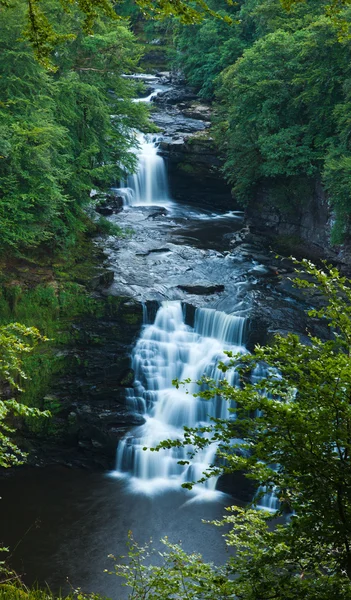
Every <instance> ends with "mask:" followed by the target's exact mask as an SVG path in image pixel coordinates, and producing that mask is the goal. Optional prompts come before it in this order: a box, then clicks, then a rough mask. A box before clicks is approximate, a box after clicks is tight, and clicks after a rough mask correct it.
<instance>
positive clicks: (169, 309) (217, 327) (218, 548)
mask: <svg viewBox="0 0 351 600" xmlns="http://www.w3.org/2000/svg"><path fill="white" fill-rule="evenodd" d="M155 88H157V89H160V90H161V91H162V90H164V89H165V88H162V85H161V86H160V85H159V83H158V82H157V81H156V82H155ZM154 97H155V95H154V94H152V93H150V94H149V96H148V98H146V99H145V101H151V100H152V99H153V98H154ZM173 110H174V109H173ZM181 122H182V123H184V121H181ZM192 126H193V125H192ZM199 127H201V125H199ZM138 139H139V150H138V154H139V169H138V172H137V174H136V175H131V176H128V177H127V178H126V181H125V182H123V184H121V185H120V186H119V187H118V188H117V189H116V190H115V193H116V194H118V195H119V196H121V197H122V198H123V202H124V210H123V211H122V212H120V213H118V214H114V215H112V216H110V217H109V219H110V220H111V221H112V222H114V223H116V224H118V225H120V226H122V227H127V228H129V229H132V230H133V233H132V235H131V236H127V237H126V238H124V239H120V238H115V237H113V236H110V237H109V238H107V240H104V244H105V252H106V255H107V257H108V259H109V263H110V268H111V269H113V271H114V273H115V277H114V283H113V284H112V286H111V288H110V289H109V290H108V292H107V293H108V294H113V295H116V296H130V297H132V298H134V299H136V300H138V301H140V302H142V303H143V304H144V306H145V310H144V324H143V327H142V330H141V332H140V336H139V339H138V341H137V343H136V345H135V347H134V350H133V352H132V356H131V362H132V368H133V370H134V374H135V379H134V383H133V385H132V387H130V388H129V389H127V391H126V394H127V403H128V405H129V408H130V410H131V411H134V412H135V413H137V414H138V415H139V416H140V415H141V416H142V419H143V421H144V422H143V423H142V424H141V425H139V426H138V427H135V428H133V429H132V430H131V431H130V432H128V433H127V434H126V435H125V437H124V438H123V439H122V440H121V442H120V443H119V445H118V449H117V456H116V465H115V469H114V470H112V471H109V472H106V473H96V472H90V471H88V470H87V471H84V470H78V469H68V468H64V467H55V468H48V467H47V468H43V469H33V468H23V469H22V470H18V471H17V472H16V473H14V474H13V473H12V474H11V475H10V476H9V477H7V478H5V479H3V480H2V492H1V495H2V500H1V515H2V519H3V523H2V531H1V537H2V541H3V542H4V543H5V544H6V545H9V546H10V548H11V549H12V564H13V566H14V567H15V568H16V569H17V570H18V572H19V573H21V574H23V576H24V580H25V581H26V582H28V583H33V582H35V581H37V582H38V583H39V584H40V585H43V584H44V583H47V584H48V585H49V586H50V587H51V588H52V589H53V590H55V591H56V590H58V589H60V588H62V589H63V591H68V590H69V587H70V585H71V586H73V587H74V588H76V587H81V588H82V589H83V590H84V591H86V592H92V591H95V592H97V593H101V594H103V595H107V596H109V597H111V598H113V600H118V599H122V598H126V597H127V592H126V590H124V589H123V588H122V587H121V582H120V581H119V580H117V579H116V578H115V577H113V576H110V575H107V574H105V573H104V569H106V568H107V569H108V568H109V567H110V566H111V565H110V562H109V559H108V558H107V556H108V555H109V554H111V553H112V554H114V555H119V554H124V553H125V543H126V539H127V534H128V531H129V530H132V531H133V534H134V537H135V538H136V539H137V540H138V541H140V542H145V541H147V540H148V539H149V538H150V537H152V538H153V539H154V541H155V544H156V545H157V544H158V540H159V539H160V538H161V537H162V536H164V535H168V537H169V539H170V540H171V541H172V542H178V541H182V543H183V546H184V548H185V549H186V550H188V551H190V550H196V551H200V552H202V553H203V555H204V557H205V559H206V560H215V561H217V562H222V561H224V560H225V558H226V548H225V544H224V541H223V538H222V537H221V532H219V531H218V529H217V528H212V527H211V526H209V525H205V524H203V523H202V522H201V520H202V519H213V518H219V517H220V516H221V515H222V514H223V507H224V506H226V505H229V504H231V503H233V496H234V498H235V502H239V503H242V502H244V501H245V500H246V501H247V500H248V498H249V495H250V493H251V491H248V490H247V489H244V482H243V480H242V479H240V477H239V478H236V480H235V482H234V484H232V488H231V490H230V491H231V494H232V495H231V496H230V495H227V494H224V493H223V492H221V491H219V490H218V486H217V483H216V480H213V481H210V482H208V483H207V484H205V485H202V486H196V487H195V488H194V490H193V491H192V492H190V491H186V490H182V488H181V484H182V483H185V482H188V481H192V480H194V479H196V478H197V477H199V476H201V473H202V471H203V470H204V469H206V467H207V466H208V465H209V464H210V463H211V462H212V461H213V459H214V456H215V452H216V447H215V446H212V447H210V448H209V449H207V450H206V452H202V453H200V454H199V455H198V457H197V458H196V460H195V463H194V464H193V465H192V466H190V467H189V466H184V465H183V466H180V465H178V460H179V459H181V458H184V453H182V452H180V451H177V452H176V451H174V450H173V451H166V452H160V453H152V452H150V451H147V452H145V451H144V450H143V448H144V447H145V446H147V447H152V446H154V445H155V444H157V443H158V442H159V441H161V440H162V439H165V438H171V439H176V438H179V437H181V435H182V427H183V426H184V425H187V426H196V425H202V424H206V423H208V422H209V419H210V418H211V417H227V416H228V415H229V413H228V407H227V406H225V405H224V404H223V403H222V402H221V401H220V400H218V399H217V400H215V401H213V402H210V403H205V402H204V401H203V400H201V399H199V398H196V399H194V398H193V396H192V392H194V391H195V390H196V387H195V386H193V385H188V389H187V390H185V389H184V388H180V389H179V390H176V389H175V388H174V386H172V380H173V379H175V378H180V379H184V378H188V377H189V378H190V379H192V380H194V379H197V378H198V377H200V376H201V375H202V374H203V373H206V374H207V375H209V376H211V377H218V376H219V372H218V370H217V369H216V364H217V362H218V360H223V359H224V358H225V357H224V355H223V350H225V349H227V350H234V351H237V352H242V353H243V352H247V349H246V340H247V336H248V333H249V332H248V320H247V317H248V315H250V314H251V312H252V310H253V309H254V308H255V306H256V311H257V298H259V297H260V294H261V292H262V286H265V289H266V291H265V297H266V298H267V297H268V296H267V289H269V290H270V291H269V294H270V296H269V297H268V301H267V302H268V309H267V306H266V311H267V310H268V312H269V311H270V310H271V308H272V307H273V306H274V303H276V302H278V301H277V298H276V294H277V292H276V289H275V288H274V286H273V284H272V283H271V280H270V277H271V275H272V269H270V267H269V266H268V265H267V261H266V263H265V254H264V252H263V254H262V251H261V255H260V256H253V255H252V251H249V250H248V248H246V251H245V248H244V249H242V252H241V253H236V252H235V251H232V249H231V246H230V242H231V239H232V235H233V233H234V232H235V231H238V230H240V229H241V228H242V227H243V215H242V213H241V212H240V211H239V210H233V207H232V206H231V204H232V200H231V198H230V195H229V194H228V202H227V206H225V205H223V204H221V206H218V207H217V208H216V206H215V201H214V200H213V201H212V203H211V202H209V198H208V197H207V196H206V194H205V192H204V196H203V201H202V202H201V201H197V202H192V203H191V202H189V201H188V200H189V199H188V198H187V197H186V195H185V196H183V198H181V199H177V201H175V200H174V199H173V198H172V190H171V189H170V188H169V181H168V175H167V168H166V163H165V161H164V159H163V158H162V156H160V154H159V152H158V146H159V143H160V139H162V137H161V138H159V137H155V136H139V138H138ZM179 177H181V174H179ZM203 189H204V190H205V187H204V188H203ZM199 190H200V192H199V193H200V195H201V185H200V183H199ZM100 243H101V241H100ZM266 254H267V253H266ZM268 262H269V261H268ZM267 281H268V284H267ZM262 282H263V283H262ZM267 286H268V288H267ZM150 302H152V303H153V307H155V304H156V305H157V308H156V309H155V308H154V310H153V311H151V312H149V311H148V308H147V307H148V306H149V305H150V304H149V303H150ZM267 302H266V304H267ZM293 302H294V301H293V299H291V298H288V297H284V298H283V300H282V299H279V303H280V304H279V306H280V309H279V310H280V311H281V312H282V317H281V320H282V321H284V320H285V315H286V314H291V313H292V312H293V310H294V306H293ZM282 307H283V308H282ZM262 310H263V308H262ZM284 311H285V312H284ZM299 311H300V312H301V309H299ZM251 329H252V327H251ZM231 377H232V383H233V384H235V374H234V373H233V374H232V375H231ZM187 392H188V393H187Z"/></svg>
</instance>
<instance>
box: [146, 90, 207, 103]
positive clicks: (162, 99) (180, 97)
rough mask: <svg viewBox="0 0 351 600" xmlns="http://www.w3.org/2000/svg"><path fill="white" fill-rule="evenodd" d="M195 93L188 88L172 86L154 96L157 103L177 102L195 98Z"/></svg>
mask: <svg viewBox="0 0 351 600" xmlns="http://www.w3.org/2000/svg"><path fill="white" fill-rule="evenodd" d="M196 98H197V95H196V94H195V93H194V92H193V91H192V90H191V89H189V88H185V87H182V88H173V89H171V90H167V91H165V92H160V93H159V94H158V96H157V97H156V98H155V103H157V104H179V103H180V102H187V101H189V100H196Z"/></svg>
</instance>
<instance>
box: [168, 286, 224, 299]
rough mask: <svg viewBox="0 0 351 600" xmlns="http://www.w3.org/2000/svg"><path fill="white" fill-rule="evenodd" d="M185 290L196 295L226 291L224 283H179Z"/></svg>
mask: <svg viewBox="0 0 351 600" xmlns="http://www.w3.org/2000/svg"><path fill="white" fill-rule="evenodd" d="M177 287H178V288H179V289H180V290H183V292H187V293H188V294H195V295H196V296H206V295H208V294H217V293H219V292H224V289H225V288H224V285H222V284H218V285H217V284H215V285H213V284H208V285H206V284H205V285H204V284H195V285H178V286H177Z"/></svg>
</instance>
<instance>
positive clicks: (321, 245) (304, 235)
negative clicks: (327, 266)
mask: <svg viewBox="0 0 351 600" xmlns="http://www.w3.org/2000/svg"><path fill="white" fill-rule="evenodd" d="M246 216H247V223H248V225H249V226H250V229H251V230H252V231H254V232H257V233H259V234H261V235H265V236H266V237H267V238H268V239H269V240H270V241H271V243H272V246H273V247H274V248H277V249H278V250H279V249H281V250H282V251H283V253H284V252H285V253H289V254H296V255H298V256H300V257H301V256H304V257H308V258H311V259H312V260H318V259H326V260H330V261H332V262H333V263H335V264H337V265H338V266H339V267H340V268H341V269H343V270H345V271H350V270H351V244H350V241H349V240H347V241H346V242H345V243H344V244H342V245H338V246H334V245H332V243H331V232H332V226H333V221H334V216H333V211H332V209H331V207H330V204H329V202H328V198H327V196H326V193H325V191H324V190H323V187H322V185H321V184H320V182H316V183H315V186H314V190H313V193H312V194H311V195H310V197H309V199H308V200H307V201H305V200H304V201H303V202H301V204H300V205H298V206H297V205H296V202H293V203H292V204H291V206H284V207H283V208H279V207H277V206H273V204H272V202H270V201H269V199H268V193H267V191H266V190H265V189H261V190H260V191H259V193H258V194H257V198H256V200H255V202H253V203H252V204H251V205H250V206H249V207H248V208H247V210H246Z"/></svg>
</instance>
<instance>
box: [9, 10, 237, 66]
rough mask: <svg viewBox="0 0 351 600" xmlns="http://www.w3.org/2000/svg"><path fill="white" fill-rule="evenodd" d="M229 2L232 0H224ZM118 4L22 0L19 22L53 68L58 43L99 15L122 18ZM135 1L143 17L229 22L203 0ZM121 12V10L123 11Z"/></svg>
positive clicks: (89, 31)
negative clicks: (208, 17)
mask: <svg viewBox="0 0 351 600" xmlns="http://www.w3.org/2000/svg"><path fill="white" fill-rule="evenodd" d="M226 3H227V4H229V5H232V4H233V0H226ZM118 4H119V2H118V3H117V7H116V6H115V4H114V3H113V2H112V1H111V0H57V1H56V2H55V4H54V14H52V11H51V10H50V7H48V3H47V2H45V0H25V2H24V7H25V9H26V19H25V22H24V24H23V26H22V35H23V37H25V38H26V39H27V40H28V41H29V42H30V44H31V46H32V47H33V50H34V54H35V56H36V58H37V60H38V61H39V62H40V63H41V64H42V65H43V66H44V67H45V68H49V69H55V66H54V64H53V62H52V60H51V55H52V53H53V51H54V50H56V48H57V47H59V45H60V44H63V43H64V42H69V41H71V40H74V39H75V38H76V36H77V35H78V34H77V28H76V25H78V27H79V32H81V33H84V34H89V35H91V34H92V33H93V32H94V25H95V24H96V22H97V21H98V20H99V18H101V17H105V18H107V19H108V20H110V22H112V23H113V22H116V21H117V22H118V21H120V20H121V17H120V15H119V14H118V12H117V11H118ZM135 5H136V7H137V8H138V10H139V11H140V12H141V13H142V15H143V16H144V17H148V18H154V19H165V18H167V17H169V16H174V17H176V18H178V19H179V20H180V22H182V23H187V24H191V23H197V22H199V21H201V20H202V19H203V17H204V15H211V16H212V17H217V18H219V19H223V20H225V21H226V22H228V23H230V22H231V20H230V19H229V17H228V16H227V15H224V16H222V15H220V14H218V13H217V12H216V11H214V10H212V9H211V7H210V6H209V5H208V4H207V3H206V2H205V0H193V1H192V2H189V1H188V0H135ZM11 6H12V5H11V1H9V0H0V9H1V10H2V12H4V13H6V12H7V10H8V9H9V8H11ZM116 8H117V10H116ZM122 12H123V11H122ZM67 14H69V15H73V16H74V18H75V21H76V24H75V26H74V25H73V20H69V21H68V22H67V21H66V27H65V30H64V31H63V32H61V31H60V30H59V28H58V27H57V25H58V23H60V22H62V20H65V16H66V15H67Z"/></svg>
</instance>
